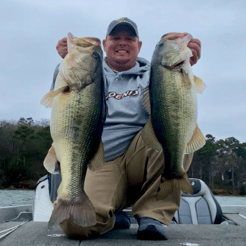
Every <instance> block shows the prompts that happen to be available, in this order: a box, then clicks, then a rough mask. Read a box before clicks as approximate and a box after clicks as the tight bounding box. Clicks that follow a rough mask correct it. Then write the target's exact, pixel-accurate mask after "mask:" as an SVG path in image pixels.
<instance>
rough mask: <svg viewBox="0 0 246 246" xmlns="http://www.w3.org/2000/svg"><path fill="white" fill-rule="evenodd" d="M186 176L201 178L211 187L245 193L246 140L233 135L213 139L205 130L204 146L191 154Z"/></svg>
mask: <svg viewBox="0 0 246 246" xmlns="http://www.w3.org/2000/svg"><path fill="white" fill-rule="evenodd" d="M188 176H189V177H193V178H198V179H202V180H203V181H204V182H205V183H206V184H207V185H208V186H209V187H210V189H212V190H214V189H224V190H227V191H230V192H233V191H237V192H239V194H241V195H246V190H245V188H246V143H240V142H239V141H238V140H237V139H236V138H234V137H230V138H226V139H225V140H222V139H220V140H218V141H215V137H213V136H212V135H211V134H207V135H206V144H205V146H204V147H203V148H201V149H199V150H198V151H196V152H195V154H194V159H193V162H192V164H191V167H190V169H189V171H188Z"/></svg>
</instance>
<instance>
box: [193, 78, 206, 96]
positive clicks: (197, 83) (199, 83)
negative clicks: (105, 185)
mask: <svg viewBox="0 0 246 246" xmlns="http://www.w3.org/2000/svg"><path fill="white" fill-rule="evenodd" d="M194 82H195V90H196V92H197V93H198V94H202V93H203V91H204V90H205V88H206V85H205V83H204V82H203V81H202V80H201V79H200V78H198V77H197V76H196V75H194Z"/></svg>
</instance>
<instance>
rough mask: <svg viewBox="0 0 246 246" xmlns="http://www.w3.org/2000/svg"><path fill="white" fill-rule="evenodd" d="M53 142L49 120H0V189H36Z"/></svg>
mask: <svg viewBox="0 0 246 246" xmlns="http://www.w3.org/2000/svg"><path fill="white" fill-rule="evenodd" d="M51 144H52V139H51V136H50V127H49V121H48V120H41V121H39V122H35V123H34V121H33V119H32V118H31V117H30V118H27V119H25V118H20V120H19V121H18V122H15V121H5V120H3V121H0V188H8V187H10V186H12V187H15V188H18V187H19V188H34V187H35V185H33V183H34V184H35V183H36V182H37V180H38V179H39V178H40V177H42V176H43V175H45V174H46V173H47V172H46V170H45V169H44V167H43V160H44V158H45V156H46V154H47V151H48V149H49V148H50V146H51ZM29 186H30V187H29Z"/></svg>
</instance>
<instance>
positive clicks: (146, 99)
mask: <svg viewBox="0 0 246 246" xmlns="http://www.w3.org/2000/svg"><path fill="white" fill-rule="evenodd" d="M142 102H143V106H144V108H145V110H146V111H147V112H148V114H150V113H151V108H150V97H149V86H146V87H145V88H144V89H143V91H142Z"/></svg>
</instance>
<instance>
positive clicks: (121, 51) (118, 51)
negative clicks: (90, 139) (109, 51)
mask: <svg viewBox="0 0 246 246" xmlns="http://www.w3.org/2000/svg"><path fill="white" fill-rule="evenodd" d="M116 52H117V53H122V54H124V53H128V51H126V50H117V51H116Z"/></svg>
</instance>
